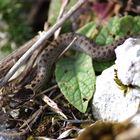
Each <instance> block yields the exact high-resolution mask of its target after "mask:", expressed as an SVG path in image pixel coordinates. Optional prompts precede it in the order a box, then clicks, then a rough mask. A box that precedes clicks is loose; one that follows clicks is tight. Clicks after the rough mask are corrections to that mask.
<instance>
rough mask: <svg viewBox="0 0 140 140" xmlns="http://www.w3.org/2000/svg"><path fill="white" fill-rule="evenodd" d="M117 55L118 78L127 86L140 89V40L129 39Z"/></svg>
mask: <svg viewBox="0 0 140 140" xmlns="http://www.w3.org/2000/svg"><path fill="white" fill-rule="evenodd" d="M115 53H116V61H115V63H116V66H117V69H118V78H119V79H120V80H121V81H122V82H123V84H125V85H129V84H131V85H136V86H139V87H140V39H133V38H129V39H127V40H126V41H125V42H124V43H123V44H122V45H120V46H119V47H117V48H116V50H115Z"/></svg>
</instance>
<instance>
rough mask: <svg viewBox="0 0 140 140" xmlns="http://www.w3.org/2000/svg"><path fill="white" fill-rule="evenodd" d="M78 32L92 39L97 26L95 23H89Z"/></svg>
mask: <svg viewBox="0 0 140 140" xmlns="http://www.w3.org/2000/svg"><path fill="white" fill-rule="evenodd" d="M77 32H78V33H80V34H83V35H85V36H87V37H89V38H91V37H92V36H93V35H94V33H95V32H96V24H95V22H93V21H92V22H89V23H87V24H86V25H85V26H83V27H82V28H80V29H79V30H78V31H77Z"/></svg>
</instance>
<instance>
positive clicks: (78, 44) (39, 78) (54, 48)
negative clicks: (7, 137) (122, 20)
mask: <svg viewBox="0 0 140 140" xmlns="http://www.w3.org/2000/svg"><path fill="white" fill-rule="evenodd" d="M74 38H76V40H75V41H74V43H73V45H72V46H71V47H70V49H73V50H77V51H80V52H84V53H86V54H88V55H89V56H91V57H92V58H93V59H95V60H97V61H107V60H111V59H113V58H115V53H114V49H115V48H116V47H117V46H118V45H120V44H122V43H123V41H124V40H125V38H126V37H125V38H121V39H119V40H117V41H115V42H114V43H113V44H111V45H106V46H103V47H102V46H99V45H97V44H96V43H95V42H93V41H91V40H90V39H89V38H87V37H85V36H83V35H80V34H77V33H65V34H62V35H60V36H59V37H58V38H57V39H56V40H54V41H52V42H51V43H50V44H49V45H48V47H47V48H45V49H44V50H43V52H42V53H41V55H40V58H39V60H38V62H37V66H38V68H37V75H36V77H35V78H34V80H33V81H31V83H30V86H31V87H32V88H33V89H34V90H36V89H38V88H39V87H40V86H41V85H42V84H43V83H44V81H47V80H48V79H49V77H50V71H51V68H52V66H53V64H54V63H55V62H56V60H57V58H58V57H59V55H60V54H61V53H62V52H63V51H64V50H65V49H66V47H67V46H68V45H69V44H70V43H71V42H72V40H73V39H74Z"/></svg>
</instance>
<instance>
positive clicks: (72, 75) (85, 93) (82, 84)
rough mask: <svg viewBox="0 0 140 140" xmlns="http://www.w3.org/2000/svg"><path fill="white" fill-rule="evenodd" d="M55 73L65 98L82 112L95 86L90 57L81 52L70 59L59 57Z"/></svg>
mask: <svg viewBox="0 0 140 140" xmlns="http://www.w3.org/2000/svg"><path fill="white" fill-rule="evenodd" d="M55 74H56V81H57V83H58V86H59V87H60V90H61V92H62V93H63V94H64V96H65V97H66V99H67V100H68V101H69V102H70V103H71V104H72V105H73V106H74V107H75V108H77V109H78V110H79V111H81V112H83V113H84V112H85V111H86V109H87V106H88V102H89V100H90V99H91V98H92V95H93V92H94V87H95V74H94V71H93V67H92V59H91V58H90V57H89V56H87V55H85V54H81V53H77V54H76V55H75V56H73V57H71V59H70V58H63V59H60V61H59V62H58V63H57V65H56V70H55Z"/></svg>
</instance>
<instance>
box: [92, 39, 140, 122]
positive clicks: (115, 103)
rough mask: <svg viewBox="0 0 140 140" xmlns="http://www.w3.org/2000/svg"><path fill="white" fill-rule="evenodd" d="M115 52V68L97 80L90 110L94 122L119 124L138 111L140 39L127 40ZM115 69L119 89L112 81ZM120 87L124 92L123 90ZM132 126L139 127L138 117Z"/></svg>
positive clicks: (139, 101)
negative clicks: (103, 121) (135, 124)
mask: <svg viewBox="0 0 140 140" xmlns="http://www.w3.org/2000/svg"><path fill="white" fill-rule="evenodd" d="M115 52H116V56H117V57H116V58H117V59H116V61H115V63H116V66H115V65H114V66H112V67H110V68H108V69H106V70H104V71H103V72H102V74H101V75H100V76H98V77H97V80H96V91H95V94H94V97H93V103H92V107H93V115H94V117H95V118H96V119H98V120H108V121H118V122H120V121H124V120H126V119H128V118H129V117H131V116H133V115H134V114H136V112H137V111H138V109H139V103H140V88H139V87H140V39H132V38H130V39H127V40H126V41H125V42H124V44H122V45H121V46H119V47H118V48H117V49H116V50H115ZM115 67H117V74H118V77H119V80H120V81H121V82H122V83H121V84H120V85H119V84H117V83H116V82H115V80H114V78H115V74H116V72H115V71H114V69H115ZM124 85H125V86H124ZM130 85H131V86H130ZM123 86H124V87H125V88H126V89H127V90H126V89H125V90H123V89H124V87H123ZM129 86H130V88H127V87H129ZM125 92H126V93H125ZM132 122H135V123H140V116H139V115H137V116H136V117H134V118H133V120H132Z"/></svg>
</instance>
